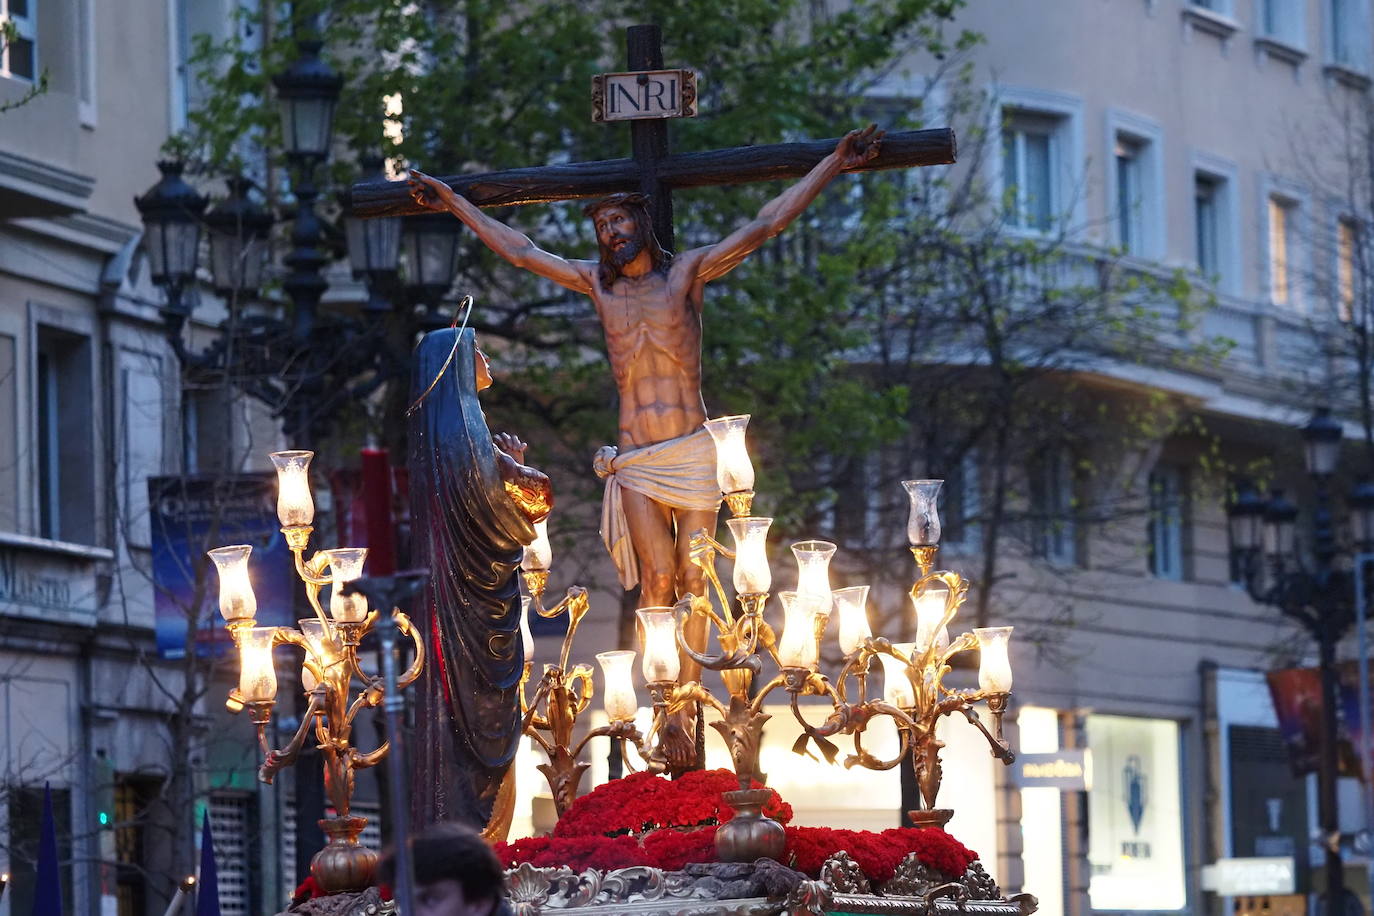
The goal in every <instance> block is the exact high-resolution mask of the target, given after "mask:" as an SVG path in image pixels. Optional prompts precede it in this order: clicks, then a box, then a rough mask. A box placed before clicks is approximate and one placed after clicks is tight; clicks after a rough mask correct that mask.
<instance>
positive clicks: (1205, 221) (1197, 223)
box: [1193, 173, 1221, 277]
mask: <svg viewBox="0 0 1374 916" xmlns="http://www.w3.org/2000/svg"><path fill="white" fill-rule="evenodd" d="M1220 184H1221V181H1220V180H1219V179H1217V178H1215V177H1213V176H1211V175H1203V174H1201V173H1199V174H1197V175H1196V176H1194V178H1193V206H1194V210H1193V224H1194V229H1195V233H1196V249H1195V250H1196V256H1197V268H1198V270H1199V271H1200V272H1201V273H1202V275H1203V276H1206V277H1217V276H1220V275H1221V200H1220V197H1221V191H1220V187H1219V185H1220Z"/></svg>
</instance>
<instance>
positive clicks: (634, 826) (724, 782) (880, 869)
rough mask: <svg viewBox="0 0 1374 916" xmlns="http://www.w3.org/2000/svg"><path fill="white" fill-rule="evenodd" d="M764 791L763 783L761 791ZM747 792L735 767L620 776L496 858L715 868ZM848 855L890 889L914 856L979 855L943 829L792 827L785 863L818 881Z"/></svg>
mask: <svg viewBox="0 0 1374 916" xmlns="http://www.w3.org/2000/svg"><path fill="white" fill-rule="evenodd" d="M756 785H757V784H756ZM738 788H739V781H738V780H737V779H736V777H735V774H734V773H731V772H730V771H729V770H698V771H694V772H691V773H687V774H685V775H684V776H682V778H680V779H677V780H668V779H664V778H662V777H659V776H652V775H650V774H648V773H634V774H632V775H630V776H626V777H625V778H624V779H613V780H611V781H610V782H607V783H605V784H604V785H601V786H598V787H597V788H596V789H595V790H594V791H592V792H589V793H587V794H586V795H584V796H582V797H581V798H579V799H578V800H577V801H575V802H574V803H573V804H572V806H571V807H570V808H568V810H567V812H565V813H564V815H563V817H562V818H561V819H560V820H559V822H558V826H557V827H556V828H555V829H554V832H553V835H552V836H538V837H528V838H526V839H523V840H517V841H515V842H514V843H497V844H496V855H497V858H499V859H500V860H501V862H502V864H503V865H504V866H505V867H507V868H513V867H515V866H517V865H519V864H520V863H522V862H529V863H530V864H531V865H534V866H536V867H539V868H546V867H554V866H559V865H566V866H568V867H569V868H572V869H573V870H574V871H581V870H583V869H588V868H595V869H599V870H602V871H607V870H610V869H614V868H628V867H630V866H632V865H651V866H653V867H655V868H661V869H664V870H667V871H675V870H678V869H681V868H682V867H683V866H685V865H688V864H691V863H694V862H714V861H716V848H715V835H716V826H717V825H718V824H722V823H724V822H725V821H727V820H729V819H730V818H731V817H732V816H733V815H734V811H733V810H732V809H731V808H730V806H729V805H727V804H725V801H724V799H722V798H721V795H722V794H723V793H725V792H730V791H733V790H735V789H738ZM763 810H764V813H765V814H767V815H768V816H769V817H771V818H773V819H774V820H776V821H778V822H779V823H782V824H787V823H788V822H789V821H791V820H792V806H791V805H789V804H787V803H786V802H785V801H783V800H782V799H781V798H780V797H779V796H778V794H777V793H776V792H774V793H773V794H772V799H771V800H770V801H769V803H768V804H767V805H765V806H764V809H763ZM841 850H843V851H845V852H848V853H849V855H850V857H851V858H853V859H854V861H855V862H856V863H857V864H858V866H859V867H860V868H861V869H863V872H864V874H865V875H867V876H868V877H869V879H870V880H872V881H874V882H877V883H879V884H881V883H882V882H884V881H887V880H889V879H891V878H892V875H893V872H894V871H895V870H896V868H897V866H898V865H900V864H901V862H902V860H903V859H905V858H906V857H907V855H908V854H910V853H913V852H914V853H916V856H917V858H919V859H920V860H921V862H923V863H925V864H926V865H927V866H929V867H930V868H933V869H935V870H936V871H939V872H943V873H944V874H946V875H949V876H950V877H951V878H953V877H958V876H959V875H962V874H963V873H964V872H965V871H967V870H968V867H969V863H971V862H972V861H973V860H974V859H976V858H978V854H977V853H975V852H973V851H972V850H970V849H968V848H967V847H965V846H964V845H963V844H962V843H960V842H959V841H958V840H956V839H954V837H952V836H950V835H949V834H947V833H945V832H944V831H943V830H940V829H938V828H933V827H931V828H923V829H915V828H896V827H894V828H892V829H891V830H884V831H882V832H880V833H874V832H872V831H868V830H833V829H831V828H829V827H788V828H787V848H786V851H785V852H784V853H783V860H784V864H787V865H790V866H792V867H793V868H795V869H797V870H798V871H801V872H805V873H806V874H808V875H810V876H811V877H813V878H814V877H816V876H817V875H818V874H819V873H820V869H821V866H822V865H823V864H825V860H826V859H828V858H829V857H830V856H831V855H833V854H834V853H836V852H840V851H841Z"/></svg>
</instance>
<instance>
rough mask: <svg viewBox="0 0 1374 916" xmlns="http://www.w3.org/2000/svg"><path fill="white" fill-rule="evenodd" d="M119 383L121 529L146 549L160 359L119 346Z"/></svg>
mask: <svg viewBox="0 0 1374 916" xmlns="http://www.w3.org/2000/svg"><path fill="white" fill-rule="evenodd" d="M116 359H117V360H118V361H119V370H118V371H119V387H120V416H119V426H120V439H121V440H122V441H121V442H120V451H119V457H118V461H119V483H120V494H119V497H120V500H119V501H120V505H119V512H120V514H121V516H122V521H123V525H124V531H125V532H126V534H127V537H128V540H129V543H130V544H132V545H135V546H138V547H147V546H149V545H150V544H151V543H152V532H151V529H150V527H149V517H148V478H149V477H156V476H157V475H159V474H161V473H162V470H163V468H162V445H163V443H162V436H163V430H162V420H163V414H164V405H163V397H162V366H161V360H160V359H159V358H158V357H157V356H155V355H152V354H147V353H139V352H136V351H132V350H126V349H123V348H121V349H120V350H119V351H118V355H117V356H116Z"/></svg>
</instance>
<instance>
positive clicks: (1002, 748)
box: [958, 694, 1016, 764]
mask: <svg viewBox="0 0 1374 916" xmlns="http://www.w3.org/2000/svg"><path fill="white" fill-rule="evenodd" d="M1000 697H1001V699H1002V703H1003V706H1002V708H1003V709H1005V708H1006V706H1005V704H1006V694H1000ZM988 709H989V710H992V709H993V702H992V699H991V698H990V699H989V701H988ZM958 711H959V712H961V713H963V714H964V718H965V719H968V721H969V724H970V725H972V726H973V727H974V728H976V729H978V730H979V731H980V732H982V733H983V737H984V738H986V739H987V740H988V745H989V746H990V747H991V749H992V756H994V757H996V758H997V759H998V760H1000V761H1002V762H1003V763H1006V764H1010V763H1012V762H1014V761H1015V760H1016V753H1015V752H1014V751H1013V750H1012V749H1011V745H1010V744H1009V743H1008V742H1007V739H1006V738H1004V737H1002V714H1001V712H1000V711H993V716H994V720H995V725H994V729H995V731H989V730H988V727H987V726H986V725H984V724H983V720H982V719H980V718H979V717H978V710H976V709H974V708H973V707H972V706H970V705H968V704H964V705H963V706H961V707H959V710H958Z"/></svg>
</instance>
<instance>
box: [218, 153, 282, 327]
mask: <svg viewBox="0 0 1374 916" xmlns="http://www.w3.org/2000/svg"><path fill="white" fill-rule="evenodd" d="M226 183H227V184H228V185H229V196H228V197H226V198H225V199H224V200H222V201H220V202H219V203H218V204H216V205H215V206H214V207H212V208H211V209H210V212H209V213H207V214H205V225H206V227H207V228H208V229H209V230H210V277H211V279H212V281H213V283H214V286H215V292H217V293H219V294H220V295H221V296H223V297H224V298H225V299H227V300H229V301H230V302H238V301H241V300H243V299H246V298H250V297H252V296H253V295H254V294H255V293H256V292H257V291H258V290H260V289H262V282H263V278H264V275H265V274H266V270H267V256H268V255H269V254H270V253H271V244H270V236H271V234H272V224H273V223H274V222H276V221H275V220H274V219H273V218H272V214H271V213H269V212H268V210H267V208H266V207H263V206H262V205H261V204H259V203H257V202H256V201H254V200H253V199H252V198H251V197H250V196H249V193H248V192H249V191H250V190H251V189H252V187H253V182H252V181H250V180H249V179H247V178H244V177H242V176H236V177H234V178H230V179H228V181H227V182H226Z"/></svg>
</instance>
